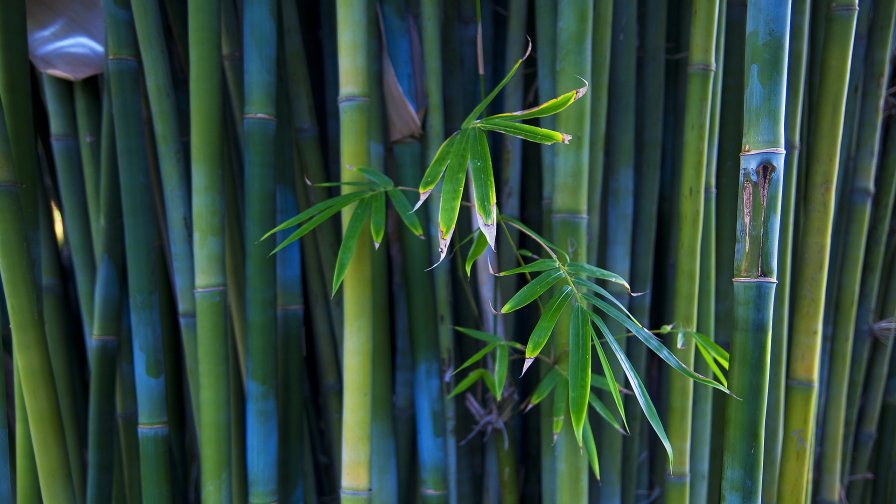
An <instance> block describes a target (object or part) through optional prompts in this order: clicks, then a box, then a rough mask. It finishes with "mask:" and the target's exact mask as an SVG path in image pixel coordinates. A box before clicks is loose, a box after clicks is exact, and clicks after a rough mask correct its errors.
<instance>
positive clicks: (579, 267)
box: [566, 262, 632, 293]
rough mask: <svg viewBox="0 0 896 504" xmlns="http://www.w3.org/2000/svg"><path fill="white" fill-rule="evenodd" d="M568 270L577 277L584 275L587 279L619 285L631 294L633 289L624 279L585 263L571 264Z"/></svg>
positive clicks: (567, 266)
mask: <svg viewBox="0 0 896 504" xmlns="http://www.w3.org/2000/svg"><path fill="white" fill-rule="evenodd" d="M566 268H567V269H568V270H569V272H570V273H574V274H576V275H583V276H586V277H593V278H597V279H598V280H608V281H610V282H613V283H617V284H619V285H622V286H623V287H625V290H627V291H629V293H631V291H632V288H631V287H629V285H628V282H626V281H625V279H624V278H622V277H621V276H619V275H617V274H616V273H613V272H612V271H607V270H605V269H601V268H598V267H597V266H592V265H590V264H585V263H577V262H571V263H569V264H567V265H566Z"/></svg>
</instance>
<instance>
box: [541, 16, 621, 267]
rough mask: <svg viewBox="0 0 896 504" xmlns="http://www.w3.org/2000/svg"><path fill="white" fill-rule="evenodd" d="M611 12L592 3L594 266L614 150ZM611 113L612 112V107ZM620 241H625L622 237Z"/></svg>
mask: <svg viewBox="0 0 896 504" xmlns="http://www.w3.org/2000/svg"><path fill="white" fill-rule="evenodd" d="M613 12H614V11H613V2H595V4H594V22H593V24H594V27H593V32H594V33H595V34H596V35H597V36H595V37H594V38H593V40H592V45H591V54H592V56H591V60H592V63H593V64H592V67H591V82H590V86H589V87H590V89H589V92H590V93H592V99H591V138H590V142H591V153H592V155H591V156H590V157H589V162H590V164H591V165H590V167H589V172H588V186H589V187H588V194H589V195H590V197H589V201H588V261H589V262H590V263H591V264H595V263H597V261H598V255H599V251H600V243H599V242H600V237H601V229H600V228H601V212H602V210H603V208H602V205H601V203H602V199H603V183H604V161H605V157H607V152H614V150H613V149H608V147H607V143H608V141H609V137H610V136H611V135H614V134H615V133H614V128H611V129H610V133H609V134H608V133H607V109H608V108H610V107H609V106H608V104H609V103H610V100H608V96H609V95H610V83H611V82H613V78H612V77H611V76H612V75H613V74H612V73H611V72H610V60H611V56H612V48H613V39H614V37H613V34H614V32H613ZM634 21H636V20H633V22H634ZM634 24H637V23H634ZM630 28H631V27H626V29H628V30H629V34H631V33H634V34H635V39H637V29H630ZM625 42H626V47H625V51H628V50H630V49H631V47H629V46H628V42H632V40H629V39H628V38H626V40H625ZM618 50H619V49H618V48H617V51H618ZM627 56H630V55H627ZM614 61H615V60H614ZM630 67H631V65H630V64H626V65H625V71H626V72H628V73H629V74H630V75H628V78H631V79H632V80H636V79H634V78H633V77H632V75H634V72H635V70H634V69H633V68H630ZM550 71H551V75H553V73H554V71H555V70H554V69H553V68H552V69H551V70H550ZM554 96H556V94H553V95H551V96H544V97H539V98H541V101H542V102H545V101H547V100H550V99H552V98H554ZM630 105H631V104H625V106H624V107H623V108H624V109H626V113H627V112H630V111H629V110H628V109H629V108H631V106H630ZM610 110H613V109H612V108H611V109H610ZM544 119H548V118H547V117H546V118H543V119H542V126H543V127H546V128H552V127H553V126H552V125H553V123H554V117H553V116H551V117H550V119H551V121H550V123H546V122H545V120H544ZM633 121H634V120H633ZM546 124H547V125H546ZM632 126H634V125H632ZM611 147H612V146H611ZM543 148H546V147H543ZM632 150H634V148H632ZM553 161H554V160H553V159H552V160H551V164H550V165H548V164H544V165H543V168H542V169H543V170H547V171H548V173H550V170H551V169H552V168H551V166H553V164H552V163H553ZM551 184H553V180H552V181H551ZM546 208H547V211H549V210H550V208H549V207H546ZM546 222H547V219H546ZM620 240H624V237H623V238H621V239H620ZM614 241H615V240H614Z"/></svg>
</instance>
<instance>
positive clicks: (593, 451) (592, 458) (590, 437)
mask: <svg viewBox="0 0 896 504" xmlns="http://www.w3.org/2000/svg"><path fill="white" fill-rule="evenodd" d="M584 432H585V454H586V455H588V462H589V463H590V464H591V470H592V471H594V477H595V478H597V481H600V465H599V464H598V462H597V445H596V444H594V433H593V432H591V424H590V423H586V424H585V429H584Z"/></svg>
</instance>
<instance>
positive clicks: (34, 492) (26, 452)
mask: <svg viewBox="0 0 896 504" xmlns="http://www.w3.org/2000/svg"><path fill="white" fill-rule="evenodd" d="M13 387H14V388H15V392H14V393H15V425H16V426H18V427H16V429H15V431H16V432H15V446H16V456H15V463H16V474H15V478H16V489H15V490H16V502H21V503H23V504H31V503H39V502H42V501H41V495H40V483H39V482H38V475H37V463H36V462H35V460H34V445H33V443H32V439H31V428H30V427H28V414H27V412H26V411H25V394H24V393H23V392H22V378H21V373H20V372H19V366H18V364H16V363H15V361H13Z"/></svg>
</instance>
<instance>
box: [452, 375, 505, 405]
mask: <svg viewBox="0 0 896 504" xmlns="http://www.w3.org/2000/svg"><path fill="white" fill-rule="evenodd" d="M479 380H482V381H484V382H485V386H486V387H487V388H488V390H489V391H490V392H491V393H492V394H495V392H496V389H495V380H494V379H492V375H490V374H488V371H486V370H484V369H482V368H480V369H475V370H473V371H471V372H470V374H468V375H467V376H465V377H464V379H463V380H461V381H460V382H459V383H458V384H457V386H456V387H454V390H452V391H451V393H450V394H448V398H449V399H450V398H452V397H454V396H456V395H457V394H460V393H461V392H463V391H465V390H467V389H468V388H470V387H472V386H473V384H475V383H476V382H477V381H479Z"/></svg>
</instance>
